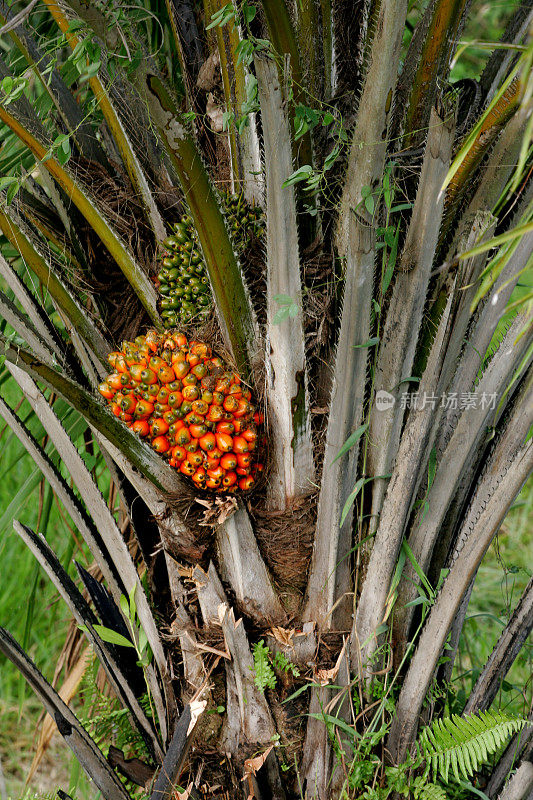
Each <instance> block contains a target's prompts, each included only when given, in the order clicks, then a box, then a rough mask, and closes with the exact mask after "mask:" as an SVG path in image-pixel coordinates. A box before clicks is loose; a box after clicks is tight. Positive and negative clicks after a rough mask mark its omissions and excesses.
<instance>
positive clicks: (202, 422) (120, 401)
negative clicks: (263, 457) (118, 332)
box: [99, 330, 262, 494]
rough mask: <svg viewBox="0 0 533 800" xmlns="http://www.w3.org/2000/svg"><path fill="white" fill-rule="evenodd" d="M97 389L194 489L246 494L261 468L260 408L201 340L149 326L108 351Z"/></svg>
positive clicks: (221, 360) (232, 373)
mask: <svg viewBox="0 0 533 800" xmlns="http://www.w3.org/2000/svg"><path fill="white" fill-rule="evenodd" d="M108 360H109V363H110V365H111V368H112V372H111V374H110V375H109V376H108V377H107V379H106V380H105V381H104V382H103V383H102V384H100V387H99V389H100V393H101V395H102V396H103V397H104V399H105V400H106V402H107V403H108V405H109V406H110V408H111V410H112V412H113V413H114V414H115V415H116V416H117V417H118V418H119V419H121V420H122V421H124V422H125V423H126V424H127V425H128V427H130V428H131V430H132V431H133V432H134V433H136V434H137V435H138V436H140V437H143V438H146V439H147V440H148V441H150V442H151V444H152V446H153V448H154V449H155V450H156V451H157V452H158V453H160V454H161V456H162V457H163V458H165V459H166V460H167V461H168V463H169V464H170V466H171V467H172V468H173V469H176V470H178V471H179V472H180V473H181V474H182V475H183V476H185V477H187V478H190V479H191V480H192V483H193V484H194V486H195V488H196V490H197V491H214V492H226V493H229V494H233V493H235V492H239V491H245V492H248V491H250V489H251V488H252V487H253V485H254V477H255V476H256V474H257V473H259V472H260V471H261V469H262V465H261V464H258V463H257V459H256V455H255V449H256V443H257V442H258V441H259V438H258V433H257V427H258V425H260V424H261V422H262V414H261V412H259V411H257V409H256V408H255V407H254V405H253V398H252V393H251V391H250V390H249V389H248V387H247V386H246V385H245V384H243V382H242V379H241V377H240V376H239V375H238V374H237V373H235V372H234V371H233V370H232V369H231V368H230V367H228V366H227V365H226V364H225V363H224V361H223V359H222V358H221V357H220V356H218V355H216V354H213V353H212V352H211V348H210V347H209V345H208V344H206V343H205V342H200V341H197V340H194V341H191V342H188V340H187V337H186V336H185V334H183V333H181V332H171V333H169V332H166V333H165V334H160V333H158V332H157V331H155V330H149V331H148V332H147V333H146V334H145V335H144V336H138V337H137V338H136V339H135V342H123V343H122V346H121V349H120V350H116V351H114V352H113V353H110V354H109V358H108Z"/></svg>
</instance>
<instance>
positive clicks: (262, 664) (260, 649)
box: [253, 639, 277, 692]
mask: <svg viewBox="0 0 533 800" xmlns="http://www.w3.org/2000/svg"><path fill="white" fill-rule="evenodd" d="M253 651H254V667H253V669H254V682H255V685H256V686H257V688H258V689H259V691H260V692H264V691H265V689H274V688H275V687H276V682H277V679H276V674H275V672H274V670H273V669H272V666H271V664H270V648H269V647H267V646H266V645H265V642H264V639H260V641H258V642H257V643H256V644H254V648H253Z"/></svg>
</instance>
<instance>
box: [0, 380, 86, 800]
mask: <svg viewBox="0 0 533 800" xmlns="http://www.w3.org/2000/svg"><path fill="white" fill-rule="evenodd" d="M2 395H3V396H4V397H5V398H6V399H7V400H8V401H9V402H10V403H11V404H12V405H15V404H16V403H17V402H18V401H19V400H20V394H19V393H18V390H17V389H16V388H15V387H14V386H13V382H12V381H7V382H6V383H4V385H3V386H2ZM29 412H30V407H29V405H28V404H27V403H26V402H25V403H23V405H22V406H21V408H20V411H19V414H20V416H21V418H24V417H25V416H26V415H27V414H28V413H29ZM30 427H31V429H32V432H33V433H34V435H36V437H37V438H38V439H42V429H41V427H40V425H39V423H38V421H37V420H36V419H35V418H33V419H32V420H31V424H30ZM0 431H2V433H1V435H0V458H1V461H2V481H1V483H0V518H1V519H2V520H3V523H4V524H3V525H2V526H1V528H0V559H1V560H0V565H1V566H0V571H1V581H0V625H2V627H5V628H7V629H8V630H9V631H10V632H11V633H12V634H13V636H15V638H16V639H17V640H18V641H19V642H21V643H25V649H27V651H28V652H29V654H30V655H31V657H32V658H33V660H34V661H35V663H36V664H37V666H38V667H39V669H40V670H41V671H42V672H43V674H44V675H45V677H46V678H47V679H48V680H52V678H53V676H54V668H55V664H56V663H57V660H58V656H59V654H60V652H61V649H62V647H63V644H64V641H65V635H66V631H67V627H68V624H69V618H68V612H67V610H66V607H65V606H64V604H63V603H62V602H61V601H59V599H58V596H57V593H56V591H55V589H54V587H53V586H52V584H51V583H50V581H49V580H48V578H47V577H46V576H45V574H44V572H43V571H42V570H41V569H40V568H39V567H38V566H37V564H36V561H35V559H34V557H33V556H32V554H31V553H30V551H29V550H28V549H27V548H26V546H25V545H24V544H23V542H22V541H21V540H20V539H19V538H18V536H16V534H15V533H14V531H13V530H12V517H15V518H18V519H20V521H21V522H24V523H26V524H28V525H29V526H31V527H32V528H33V529H34V530H36V529H37V523H38V520H39V508H40V506H42V512H41V515H40V517H41V524H40V526H39V531H40V532H42V533H44V534H45V535H46V538H47V539H48V541H49V543H50V544H51V546H52V548H53V549H54V550H55V552H56V553H57V554H58V556H59V558H60V559H61V561H62V563H63V565H64V566H69V565H70V566H69V571H70V573H71V575H72V576H74V575H75V570H74V569H73V566H72V560H73V556H74V555H75V556H76V558H78V559H80V558H81V560H82V561H83V562H85V560H86V554H85V553H80V552H79V551H77V550H75V546H73V540H72V536H71V533H70V531H69V529H68V527H67V524H66V522H65V520H64V519H63V517H62V514H61V513H60V510H59V508H58V506H57V504H56V502H55V500H54V499H53V497H52V496H51V494H49V493H48V492H47V491H46V490H44V487H43V485H42V484H41V483H40V482H39V477H40V474H37V476H36V478H35V484H36V485H35V486H34V488H33V489H31V491H30V492H29V494H28V495H27V496H26V497H21V498H20V500H19V501H17V500H16V498H17V494H18V493H20V489H21V487H22V486H24V485H25V484H26V483H27V481H28V478H29V476H31V475H32V473H33V471H34V467H33V464H32V461H31V459H30V458H29V456H27V455H26V452H25V450H23V448H22V445H20V444H19V442H18V440H17V439H16V438H15V437H14V436H12V435H11V433H10V430H9V428H5V429H3V424H2V421H1V420H0ZM14 501H15V502H14ZM13 506H14V507H13ZM47 506H49V509H48V513H47ZM8 509H9V510H10V512H13V513H9V514H7V513H6V511H7V510H8ZM69 524H70V523H69ZM41 711H42V707H41V705H40V703H39V702H38V701H37V700H36V699H35V697H34V695H33V693H32V692H31V691H30V690H29V689H28V688H27V686H26V683H25V681H24V680H23V679H22V678H21V677H20V676H19V675H18V673H17V671H16V670H15V669H14V667H12V666H11V664H10V663H9V662H5V661H4V660H3V659H2V664H1V668H0V764H1V767H2V771H3V774H4V779H5V782H6V788H7V793H8V797H13V798H19V797H22V796H23V793H24V782H25V776H26V774H27V772H28V769H29V766H30V764H31V761H32V759H33V752H34V749H35V729H36V723H37V720H38V719H39V717H40V715H41ZM66 752H67V751H66V750H65V748H64V746H63V744H62V743H60V742H59V741H58V742H57V743H56V745H55V746H54V747H53V748H52V750H51V753H50V755H49V757H48V758H47V759H45V761H44V763H43V765H42V768H41V769H40V771H39V774H38V775H37V776H36V778H35V781H34V786H35V787H38V788H39V791H42V792H46V791H48V790H50V789H52V788H55V787H57V786H58V785H59V786H61V785H62V786H63V788H65V789H66V790H68V789H69V788H72V785H71V775H70V770H71V764H70V757H69V756H68V755H66ZM72 777H73V778H76V773H74V774H73V775H72ZM73 785H76V784H73ZM80 787H81V784H79V786H78V789H77V794H78V797H80V798H81V797H83V796H84V795H83V793H80V791H79V788H80ZM87 788H88V787H87Z"/></svg>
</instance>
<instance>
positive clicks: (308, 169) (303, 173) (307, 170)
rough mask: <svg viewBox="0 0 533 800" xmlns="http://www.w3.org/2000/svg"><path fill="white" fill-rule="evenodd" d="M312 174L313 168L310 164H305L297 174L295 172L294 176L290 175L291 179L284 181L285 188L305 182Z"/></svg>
mask: <svg viewBox="0 0 533 800" xmlns="http://www.w3.org/2000/svg"><path fill="white" fill-rule="evenodd" d="M312 173H313V167H312V166H311V165H310V164H304V165H303V167H300V169H297V170H296V172H293V173H292V175H289V177H288V178H287V179H286V180H285V181H283V188H286V187H287V186H293V185H294V184H295V183H300V182H301V181H305V180H306V179H307V178H309V176H310V175H312Z"/></svg>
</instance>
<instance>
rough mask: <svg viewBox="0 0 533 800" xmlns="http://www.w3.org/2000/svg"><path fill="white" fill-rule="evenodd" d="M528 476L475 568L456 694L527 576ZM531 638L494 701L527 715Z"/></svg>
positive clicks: (532, 514) (531, 496) (531, 547)
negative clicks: (482, 558)
mask: <svg viewBox="0 0 533 800" xmlns="http://www.w3.org/2000/svg"><path fill="white" fill-rule="evenodd" d="M532 530H533V478H532V479H530V480H529V481H528V483H527V484H526V485H525V486H524V488H523V490H522V492H521V494H520V495H519V497H518V498H517V500H516V502H515V503H514V505H513V507H512V508H511V510H510V511H509V513H508V515H507V518H506V520H505V522H504V524H503V526H502V528H501V530H500V532H499V534H498V536H497V537H496V539H495V540H494V542H493V543H492V545H491V547H490V549H489V551H488V552H487V555H486V556H485V558H484V560H483V562H482V564H481V567H480V569H479V572H478V575H477V578H476V582H475V585H474V590H473V592H472V597H471V599H470V604H469V607H468V616H467V621H466V624H465V626H464V628H463V633H462V636H461V642H460V648H459V655H458V659H457V662H456V666H455V669H454V675H453V679H452V680H453V683H454V686H455V688H456V689H457V690H458V691H459V692H460V697H459V699H461V697H463V696H464V697H465V699H466V697H467V696H468V693H469V691H470V690H471V688H472V686H473V684H474V683H475V680H476V678H477V676H478V674H479V667H480V666H481V665H483V664H484V663H485V661H486V660H487V658H488V657H489V655H490V653H491V651H492V648H493V646H494V645H495V644H496V642H497V640H498V638H499V636H500V633H501V630H502V627H503V626H504V625H505V624H506V623H507V621H508V619H509V617H510V615H511V613H512V611H513V609H514V607H515V606H516V604H517V602H518V600H519V598H520V595H521V594H522V592H523V590H524V588H525V586H526V585H527V583H528V581H529V579H530V577H531V567H532V564H533V544H532V537H531V531H532ZM532 676H533V636H530V637H529V639H528V641H527V642H526V644H525V645H524V647H523V649H522V651H521V652H520V653H519V655H518V657H517V659H516V661H515V663H514V664H513V666H512V668H511V670H510V671H509V673H508V675H507V677H506V679H505V681H503V682H502V686H501V689H500V692H499V695H498V697H497V699H496V703H497V704H498V706H499V707H500V708H501V709H502V710H506V711H508V712H510V713H515V714H520V715H522V714H523V715H527V714H528V713H529V711H530V709H531V705H532V702H533V679H532Z"/></svg>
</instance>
